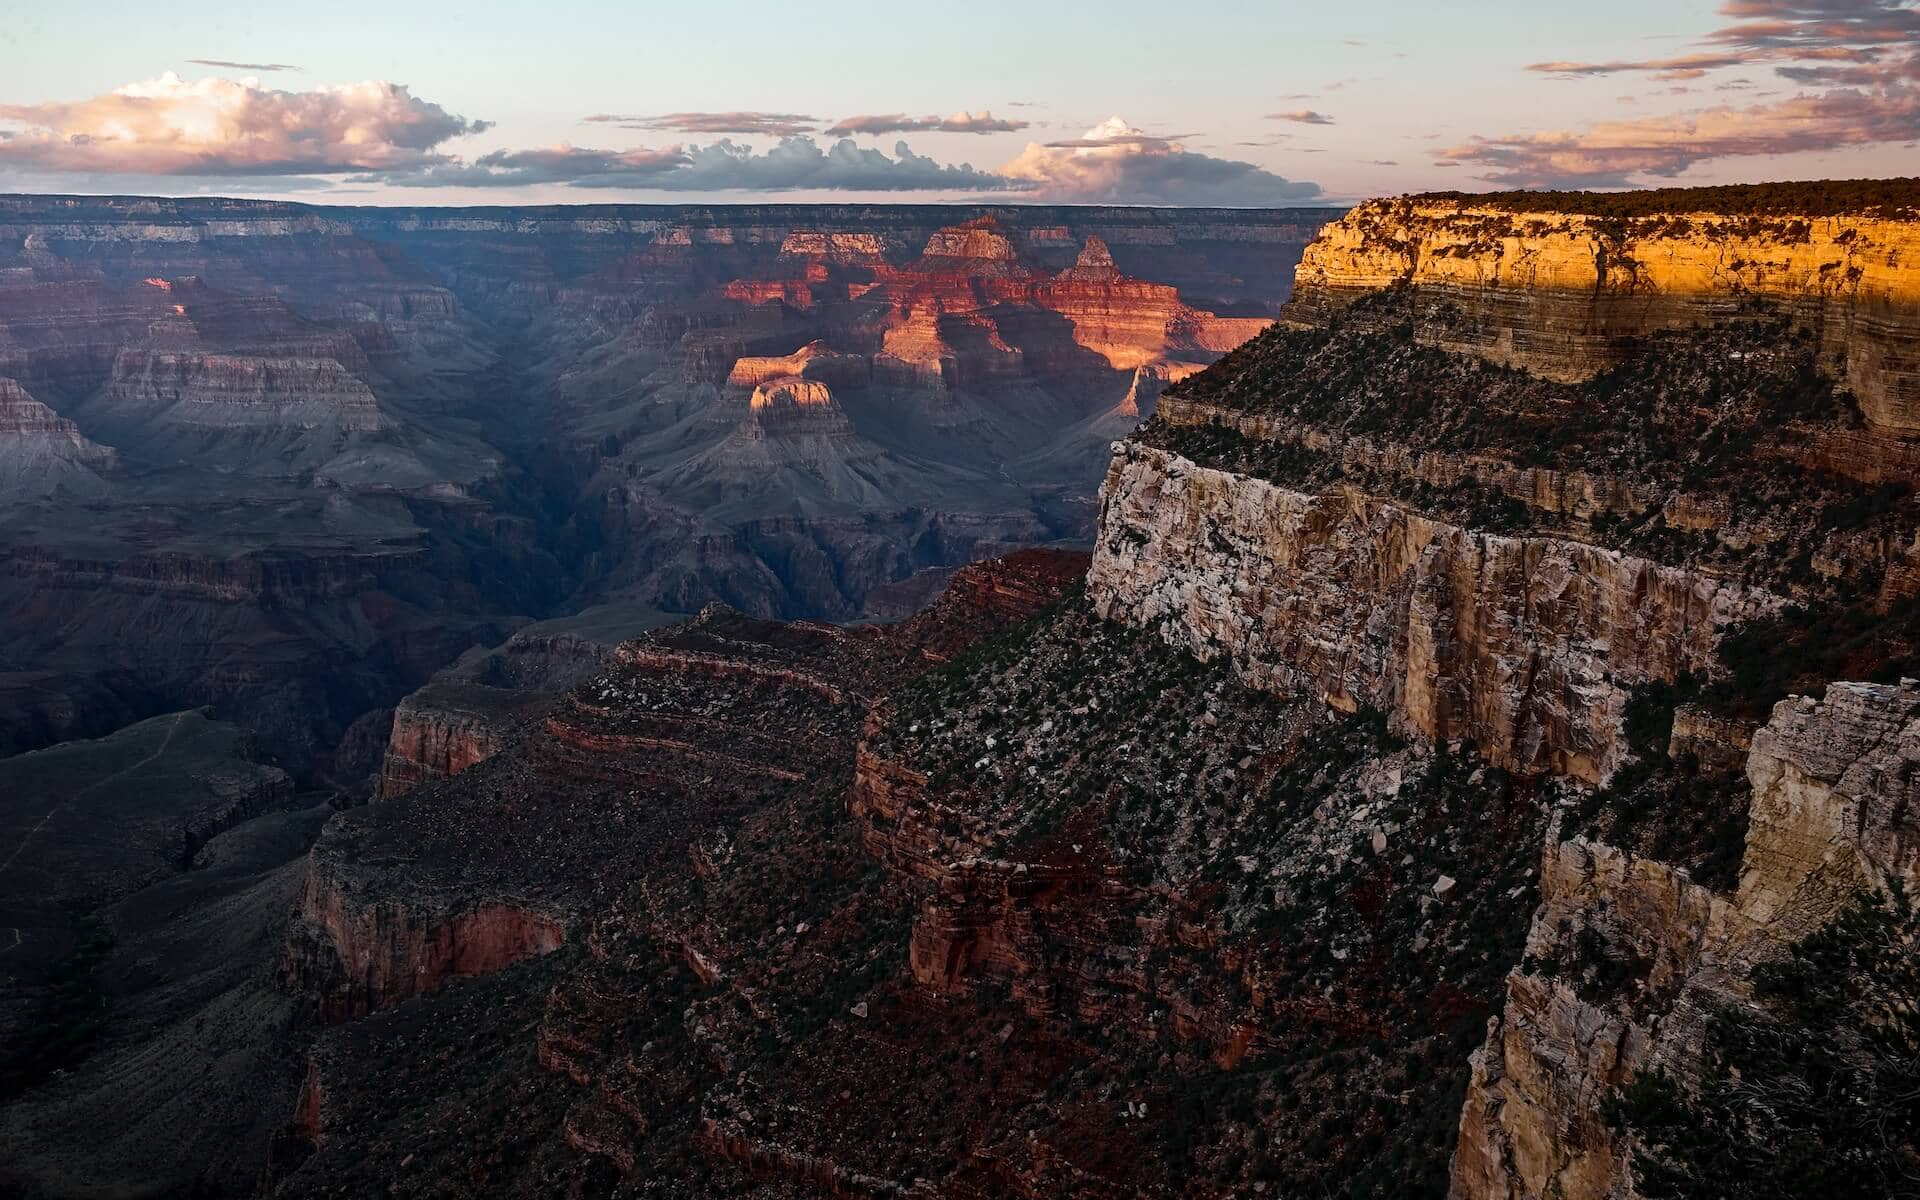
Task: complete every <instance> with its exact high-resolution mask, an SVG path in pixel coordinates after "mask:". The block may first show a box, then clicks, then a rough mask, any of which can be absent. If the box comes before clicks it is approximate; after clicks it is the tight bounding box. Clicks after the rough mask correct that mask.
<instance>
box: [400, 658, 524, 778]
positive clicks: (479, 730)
mask: <svg viewBox="0 0 1920 1200" xmlns="http://www.w3.org/2000/svg"><path fill="white" fill-rule="evenodd" d="M545 700H546V697H545V696H542V695H539V694H537V693H536V694H532V695H527V694H522V693H516V692H510V691H506V690H504V689H500V688H489V687H486V686H484V685H481V684H469V685H465V686H461V685H460V684H457V683H454V682H447V683H436V684H429V685H428V686H426V687H424V688H422V689H420V690H419V691H417V692H415V693H413V694H412V695H410V696H408V697H407V698H406V699H405V700H402V701H401V702H400V704H399V705H398V706H397V707H396V708H395V709H394V712H393V734H392V736H391V737H390V738H389V739H388V742H387V752H386V756H385V758H384V759H383V760H382V762H381V767H380V793H381V795H383V796H397V795H399V794H400V793H401V792H404V791H406V790H407V789H408V788H411V787H413V786H415V785H416V784H420V783H425V782H427V781H429V780H434V779H448V778H451V777H453V776H455V775H458V774H459V773H460V772H462V771H464V770H466V769H467V768H468V767H471V766H473V765H475V764H476V763H480V762H484V761H485V760H487V759H489V758H491V757H493V755H494V753H495V752H496V751H498V750H499V749H500V746H501V743H502V742H503V740H504V739H505V737H506V735H507V733H508V732H509V731H510V730H511V729H512V728H513V726H514V725H515V724H516V723H517V722H519V721H520V720H524V719H526V718H527V717H529V716H531V715H532V713H533V712H535V711H537V710H538V708H539V707H540V706H541V703H542V702H543V701H545Z"/></svg>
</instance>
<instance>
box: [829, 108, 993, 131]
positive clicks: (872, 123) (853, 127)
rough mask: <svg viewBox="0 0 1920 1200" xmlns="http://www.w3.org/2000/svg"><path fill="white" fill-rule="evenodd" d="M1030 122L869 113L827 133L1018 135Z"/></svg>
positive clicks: (983, 114) (964, 114) (963, 114)
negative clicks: (1017, 132)
mask: <svg viewBox="0 0 1920 1200" xmlns="http://www.w3.org/2000/svg"><path fill="white" fill-rule="evenodd" d="M1028 124H1029V122H1026V121H1021V120H1016V119H1009V118H1002V117H996V116H994V115H993V114H992V113H991V112H988V111H985V110H982V111H980V112H977V113H975V112H968V111H966V110H965V109H961V110H960V111H959V112H957V113H954V114H953V115H952V116H947V117H938V116H935V117H909V116H907V115H906V114H905V113H883V114H868V115H865V116H858V117H848V118H847V119H846V120H844V121H842V122H840V123H839V124H838V125H835V126H833V127H832V128H831V129H828V130H827V136H828V137H847V136H849V135H855V134H858V135H862V136H866V137H878V136H880V135H881V134H886V133H1014V132H1016V131H1018V130H1021V129H1025V128H1026V127H1027V125H1028Z"/></svg>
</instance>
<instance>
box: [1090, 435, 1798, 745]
mask: <svg viewBox="0 0 1920 1200" xmlns="http://www.w3.org/2000/svg"><path fill="white" fill-rule="evenodd" d="M1101 505H1102V507H1101V524H1100V538H1099V541H1098V542H1096V543H1095V554H1094V561H1093V567H1092V569H1091V571H1090V572H1089V574H1088V577H1087V584H1088V593H1089V595H1090V597H1091V598H1092V600H1093V603H1094V606H1095V608H1096V610H1097V611H1099V612H1100V614H1101V615H1102V616H1105V617H1108V618H1109V619H1113V620H1119V621H1124V622H1126V623H1128V624H1131V625H1135V626H1138V627H1142V628H1150V629H1155V630H1158V631H1159V632H1160V634H1161V636H1163V637H1165V638H1167V639H1168V640H1169V641H1171V642H1172V643H1173V644H1175V645H1178V646H1183V647H1185V648H1188V649H1190V650H1191V651H1192V652H1193V653H1195V654H1198V655H1200V656H1201V657H1203V658H1211V657H1213V656H1215V655H1226V656H1228V657H1229V658H1231V659H1232V661H1233V663H1234V665H1235V667H1236V669H1237V670H1238V671H1239V673H1240V674H1241V676H1242V677H1243V678H1245V679H1246V680H1247V681H1248V682H1249V683H1250V684H1251V685H1252V686H1254V687H1258V688H1263V689H1266V690H1270V691H1274V692H1279V693H1282V694H1291V693H1294V692H1297V691H1301V690H1306V691H1310V692H1312V693H1315V694H1317V695H1319V696H1320V697H1322V698H1323V699H1324V700H1325V701H1326V702H1327V703H1329V704H1331V705H1333V706H1334V707H1336V708H1339V709H1341V710H1343V711H1347V712H1352V711H1354V710H1355V709H1357V708H1359V707H1361V706H1363V705H1365V706H1368V707H1374V708H1379V709H1381V710H1383V711H1386V712H1388V713H1390V714H1392V715H1393V716H1394V718H1395V719H1396V720H1397V721H1398V722H1399V723H1400V724H1401V725H1402V726H1403V727H1404V728H1406V729H1408V730H1410V731H1412V732H1416V733H1419V734H1421V735H1422V736H1425V737H1427V738H1431V739H1452V738H1465V739H1468V740H1470V741H1473V742H1474V743H1476V744H1477V745H1479V746H1480V747H1481V748H1482V750H1483V752H1484V753H1486V754H1487V755H1488V757H1489V758H1490V759H1492V760H1493V761H1494V762H1497V763H1499V764H1501V765H1502V766H1506V767H1508V768H1510V769H1512V770H1516V771H1521V772H1524V773H1527V774H1535V775H1538V774H1557V775H1566V776H1571V777H1573V778H1576V779H1581V780H1584V781H1586V782H1589V783H1597V782H1598V781H1599V780H1600V779H1602V778H1604V777H1605V776H1606V775H1608V774H1609V773H1611V771H1612V769H1613V768H1614V766H1615V765H1616V764H1617V762H1618V757H1619V747H1618V746H1617V744H1616V743H1617V730H1618V727H1619V722H1620V717H1621V713H1622V710H1623V707H1624V705H1625V702H1626V698H1627V693H1628V691H1629V690H1630V689H1631V688H1633V687H1634V686H1635V685H1637V684H1642V683H1648V682H1653V681H1668V682H1670V681H1672V680H1673V679H1675V678H1676V677H1678V676H1679V675H1681V674H1682V673H1685V672H1698V671H1704V670H1706V669H1707V667H1708V665H1709V664H1710V663H1711V662H1712V659H1713V654H1714V650H1715V644H1716V639H1717V635H1718V633H1719V632H1720V630H1722V629H1723V628H1725V627H1726V626H1727V625H1729V624H1730V623H1733V622H1736V621H1741V620H1746V619H1750V618H1752V617H1754V616H1757V615H1760V614H1762V613H1765V612H1768V611H1770V610H1771V609H1772V608H1773V607H1775V606H1777V604H1778V603H1779V601H1778V600H1777V599H1776V598H1774V597H1770V596H1768V595H1766V594H1765V593H1761V592H1757V591H1754V590H1752V589H1748V588H1743V587H1740V586H1738V585H1735V584H1730V583H1728V582H1727V581H1724V580H1720V579H1715V578H1713V577H1711V576H1706V575H1701V574H1698V573H1695V572H1690V571H1686V570H1683V569H1678V568H1672V567H1665V566H1662V565H1660V564H1658V563H1655V562H1650V561H1648V560H1646V559H1643V558H1636V557H1632V556H1628V555H1622V554H1619V553H1617V552H1612V551H1607V550H1604V549H1601V548H1599V547H1595V546H1592V545H1589V544H1586V543H1583V542H1578V541H1573V540H1571V539H1560V538H1552V537H1503V536H1491V535H1486V534H1479V533H1476V532H1474V531H1473V530H1471V529H1468V528H1462V527H1461V526H1459V525H1455V524H1451V523H1448V522H1445V521H1436V520H1433V519H1431V518H1429V517H1426V516H1424V515H1422V514H1421V513H1419V512H1418V511H1415V510H1412V509H1410V508H1408V507H1406V506H1403V505H1400V504H1396V503H1393V502H1391V501H1388V500H1382V499H1380V498H1377V497H1371V496H1367V495H1365V494H1363V493H1360V492H1358V491H1357V490H1354V489H1340V490H1335V491H1330V492H1327V493H1323V494H1319V495H1312V494H1306V493H1302V492H1297V491H1291V490H1288V489H1285V488H1280V487H1276V486H1274V485H1273V484H1270V483H1267V482H1265V481H1263V480H1259V479H1251V478H1247V477H1245V476H1238V475H1233V474H1229V473H1227V472H1223V471H1218V470H1210V469H1208V468H1204V467H1200V466H1197V465H1196V464H1194V463H1192V462H1189V461H1187V460H1185V459H1182V458H1179V457H1177V456H1174V455H1171V454H1168V453H1166V452H1165V451H1161V450H1157V449H1154V448H1152V447H1148V446H1137V445H1133V444H1123V445H1121V446H1120V447H1118V448H1117V450H1116V453H1115V456H1114V461H1113V465H1112V467H1111V468H1110V469H1109V471H1108V475H1107V482H1106V484H1105V486H1104V488H1103V491H1102V501H1101Z"/></svg>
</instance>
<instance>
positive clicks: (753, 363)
mask: <svg viewBox="0 0 1920 1200" xmlns="http://www.w3.org/2000/svg"><path fill="white" fill-rule="evenodd" d="M795 376H797V377H799V378H802V379H809V380H819V381H820V382H822V383H826V384H829V385H832V386H834V387H847V386H857V385H859V384H862V383H865V382H866V380H867V360H866V359H865V358H863V357H861V356H860V355H857V354H844V353H841V352H839V351H837V350H835V349H834V348H833V347H832V346H829V345H828V344H827V343H826V342H824V341H817V340H816V341H811V342H808V343H807V344H806V345H804V346H802V347H800V348H799V349H798V350H795V351H794V352H793V353H792V354H782V355H775V356H763V357H756V356H753V355H742V356H740V357H739V358H737V359H735V360H734V363H733V367H732V369H731V370H730V371H728V373H727V385H728V386H729V387H743V388H757V387H759V386H760V385H762V384H764V383H767V382H769V381H771V380H775V379H781V378H788V377H795Z"/></svg>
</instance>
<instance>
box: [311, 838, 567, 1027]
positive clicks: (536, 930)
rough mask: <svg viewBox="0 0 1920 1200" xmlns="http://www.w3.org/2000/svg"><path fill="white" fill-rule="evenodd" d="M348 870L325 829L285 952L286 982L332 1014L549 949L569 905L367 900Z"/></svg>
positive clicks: (368, 1007) (558, 941) (556, 944)
mask: <svg viewBox="0 0 1920 1200" xmlns="http://www.w3.org/2000/svg"><path fill="white" fill-rule="evenodd" d="M346 869H347V867H346V864H345V863H343V862H342V861H341V860H340V859H339V858H338V857H336V854H335V848H334V844H333V842H332V841H330V839H329V837H328V836H327V835H324V834H323V835H322V837H321V840H320V842H319V843H318V844H317V845H316V846H315V847H314V850H313V852H312V854H311V855H310V856H309V859H308V867H307V879H306V883H305V885H304V887H303V889H302V891H301V895H300V916H301V919H302V921H303V926H302V928H301V931H300V933H299V935H298V936H297V937H296V938H295V939H294V940H293V941H291V942H290V943H289V946H288V951H287V957H286V974H287V979H288V981H289V983H290V985H291V986H292V987H294V988H295V989H297V990H299V991H303V992H305V993H307V994H309V995H310V996H312V997H313V998H314V999H315V1001H316V1003H317V1007H318V1011H319V1013H320V1015H321V1016H322V1017H323V1018H325V1019H328V1020H341V1019H344V1018H347V1017H356V1016H364V1015H366V1014H367V1013H370V1012H373V1011H374V1010H376V1009H380V1008H385V1007H388V1006H390V1005H393V1004H397V1003H399V1002H400V1001H402V1000H405V999H408V998H409V997H412V996H417V995H420V994H422V993H425V992H431V991H433V990H435V989H436V988H438V987H440V986H441V985H443V984H444V983H446V981H447V980H449V979H452V978H455V977H456V976H461V975H484V974H488V973H490V972H493V971H499V970H502V969H504V968H506V967H509V966H512V965H513V964H514V963H517V962H520V961H522V960H523V959H526V958H530V957H533V956H536V955H541V954H550V953H552V952H553V951H555V950H557V949H559V948H560V947H561V946H562V945H563V944H564V943H565V942H566V940H567V924H566V918H565V914H563V913H555V912H551V911H548V910H547V909H546V908H545V907H543V906H541V905H540V904H539V903H538V902H515V901H512V900H504V899H491V900H479V901H466V900H460V901H455V902H443V903H439V904H434V903H425V904H418V905H416V904H409V903H407V902H405V901H403V900H399V899H395V898H388V897H379V898H376V899H375V900H374V901H373V902H372V903H369V902H368V899H367V898H366V897H365V896H364V894H363V893H360V892H358V891H357V890H356V889H355V888H354V887H353V886H352V884H351V883H350V882H348V881H347V880H344V879H343V878H341V872H343V871H345V870H346Z"/></svg>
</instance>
